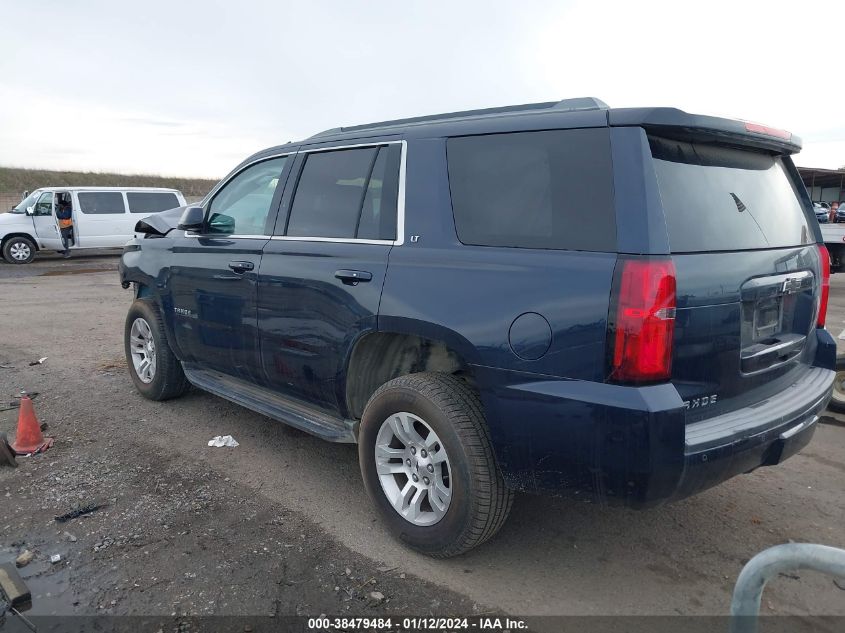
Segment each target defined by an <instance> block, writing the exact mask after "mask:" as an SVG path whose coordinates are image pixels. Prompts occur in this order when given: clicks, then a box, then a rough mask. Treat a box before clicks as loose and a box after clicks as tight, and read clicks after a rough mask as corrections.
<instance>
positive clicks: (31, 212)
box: [26, 207, 35, 215]
mask: <svg viewBox="0 0 845 633" xmlns="http://www.w3.org/2000/svg"><path fill="white" fill-rule="evenodd" d="M26 214H27V215H35V207H27V208H26Z"/></svg>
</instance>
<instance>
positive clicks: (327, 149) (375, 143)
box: [299, 139, 405, 154]
mask: <svg viewBox="0 0 845 633" xmlns="http://www.w3.org/2000/svg"><path fill="white" fill-rule="evenodd" d="M397 143H403V144H404V143H405V141H402V140H398V139H397V140H395V141H370V142H369V143H355V144H354V145H332V146H331V147H302V146H300V150H299V153H300V154H313V153H315V152H332V151H335V150H340V149H358V148H360V147H379V146H381V145H396V144H397Z"/></svg>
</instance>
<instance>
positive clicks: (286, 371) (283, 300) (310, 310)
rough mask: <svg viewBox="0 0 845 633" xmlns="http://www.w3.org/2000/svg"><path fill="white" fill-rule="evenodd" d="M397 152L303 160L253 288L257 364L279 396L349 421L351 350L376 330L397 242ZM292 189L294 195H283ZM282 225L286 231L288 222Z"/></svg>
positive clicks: (388, 147) (381, 149) (308, 155)
mask: <svg viewBox="0 0 845 633" xmlns="http://www.w3.org/2000/svg"><path fill="white" fill-rule="evenodd" d="M401 149H402V146H401V144H400V143H388V144H384V145H375V146H372V147H358V148H351V149H341V150H333V151H322V150H313V151H309V152H304V153H302V154H300V156H299V157H298V158H297V161H296V165H294V173H298V174H299V177H298V178H296V179H295V178H294V177H293V175H292V176H291V179H290V181H291V182H292V183H293V182H296V183H297V184H296V191H295V192H286V193H285V200H284V202H283V209H286V210H288V211H287V213H286V214H280V215H279V223H278V224H277V226H276V231H275V232H276V233H277V234H278V236H277V237H274V238H273V239H272V240H271V241H270V243H268V244H267V245H266V247H265V248H264V257H263V259H262V260H261V270H260V275H259V286H258V320H259V328H260V334H261V363H262V366H263V369H264V372H265V375H266V377H267V381H268V384H269V386H271V387H272V388H274V389H276V390H277V391H279V392H282V393H285V394H287V395H290V396H293V397H295V398H298V399H301V400H304V401H306V402H308V403H310V404H314V405H317V406H321V407H322V408H324V409H326V410H328V411H330V412H339V413H341V414H346V405H345V403H344V402H343V401H342V400H343V398H342V394H343V393H344V389H343V384H342V380H341V379H342V376H343V372H344V367H345V360H346V358H347V354H348V352H349V349H350V347H351V346H352V344H353V343H354V341H356V340H357V338H358V337H359V336H361V335H362V334H364V333H366V332H368V331H373V330H375V329H376V319H377V314H378V306H379V299H380V297H381V289H382V286H383V284H384V277H385V274H386V271H387V257H388V253H389V252H390V249H391V247H392V245H393V242H394V240H395V238H396V224H397V222H396V218H397V197H398V173H399V159H400V156H401ZM288 189H291V187H288ZM285 219H287V222H285Z"/></svg>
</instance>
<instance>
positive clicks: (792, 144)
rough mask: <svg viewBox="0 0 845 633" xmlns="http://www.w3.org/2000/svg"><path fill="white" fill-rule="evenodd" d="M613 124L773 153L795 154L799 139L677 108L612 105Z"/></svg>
mask: <svg viewBox="0 0 845 633" xmlns="http://www.w3.org/2000/svg"><path fill="white" fill-rule="evenodd" d="M607 122H608V125H610V126H612V127H622V126H638V127H643V128H645V129H646V131H648V132H649V133H652V134H655V135H658V136H666V137H669V138H674V139H679V140H684V141H689V142H699V143H718V144H722V145H739V146H742V147H754V148H757V149H764V150H768V151H771V152H775V153H776V154H797V153H798V152H800V151H801V139H800V138H798V137H797V136H794V135H793V134H792V133H791V132H787V131H785V130H778V129H776V128H771V127H768V126H765V125H760V124H759V123H751V122H749V121H738V120H736V119H722V118H719V117H714V116H704V115H702V114H689V113H687V112H684V111H683V110H678V109H676V108H618V109H617V108H614V109H611V110H609V111H608V115H607Z"/></svg>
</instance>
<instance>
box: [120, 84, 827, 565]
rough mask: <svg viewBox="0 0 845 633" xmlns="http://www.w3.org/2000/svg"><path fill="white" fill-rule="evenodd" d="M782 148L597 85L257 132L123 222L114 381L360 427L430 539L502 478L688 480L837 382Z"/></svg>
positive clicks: (754, 462) (765, 137)
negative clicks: (208, 175)
mask: <svg viewBox="0 0 845 633" xmlns="http://www.w3.org/2000/svg"><path fill="white" fill-rule="evenodd" d="M799 149H800V141H799V140H798V139H796V138H794V137H792V136H791V135H790V134H789V133H788V132H783V131H781V130H776V129H773V128H768V127H765V126H761V125H758V124H753V123H746V122H740V121H733V120H726V119H718V118H713V117H706V116H698V115H690V114H687V113H685V112H681V111H679V110H675V109H671V108H636V109H608V108H607V106H605V105H604V104H602V103H601V102H600V101H597V100H594V99H572V100H566V101H561V102H556V103H540V104H531V105H524V106H516V107H506V108H495V109H490V110H479V111H471V112H457V113H452V114H444V115H437V116H427V117H419V118H415V119H405V120H400V121H388V122H384V123H376V124H372V125H361V126H356V127H350V128H336V129H332V130H328V131H326V132H322V133H320V134H317V135H316V136H313V137H311V138H308V139H306V140H304V141H302V142H299V143H289V144H287V145H282V146H279V147H273V148H271V149H268V150H265V151H262V152H259V153H258V154H255V155H254V156H251V157H250V158H248V159H247V160H245V161H244V162H243V163H241V164H240V165H239V166H238V167H237V168H236V169H235V170H234V171H233V172H232V173H231V174H230V175H229V176H227V177H226V178H225V179H224V180H223V181H222V182H221V183H220V184H219V185H217V187H215V188H214V190H213V191H212V192H211V193H209V194H208V196H207V197H206V198H205V200H203V202H202V204H201V205H200V206H194V207H187V208H182V209H174V210H172V211H165V212H163V213H161V214H156V215H153V216H150V217H149V218H146V219H145V220H143V221H142V222H140V223H139V226H138V227H137V230H138V231H139V232H142V233H144V239H138V240H135V241H133V242H130V243H129V244H128V245H127V247H126V249H125V252H124V254H123V257H122V260H121V265H120V276H121V281H122V283H123V285H124V286H125V287H128V286H129V285H130V284H131V285H132V286H134V289H135V301H134V302H133V304H132V306H131V308H130V310H129V314H128V317H127V320H126V332H125V337H126V356H127V360H128V362H129V367H130V375H131V376H132V380H133V381H134V383H135V385H136V387H137V388H138V390H139V391H140V392H141V393H142V394H143V395H144V396H146V397H148V398H152V399H154V400H165V399H167V398H173V397H176V396H179V395H180V394H182V393H184V392H185V390H186V389H187V388H188V386H189V384H192V385H194V386H196V387H199V388H201V389H204V390H206V391H209V392H211V393H214V394H217V395H219V396H222V397H224V398H227V399H229V400H232V401H234V402H236V403H238V404H241V405H243V406H245V407H248V408H250V409H252V410H254V411H258V412H260V413H262V414H264V415H266V416H268V417H270V418H273V419H275V420H280V421H282V422H285V423H287V424H290V425H292V426H295V427H297V428H299V429H302V430H305V431H307V432H309V433H313V434H314V435H317V436H320V437H323V438H325V439H327V440H330V441H334V442H356V443H357V444H358V451H359V458H360V466H361V474H362V476H363V479H364V484H365V486H366V488H367V491H368V492H369V494H370V496H371V497H372V499H373V502H374V504H375V506H376V508H378V511H379V513H380V514H381V516H382V518H383V519H384V520H385V522H386V523H387V524H388V526H389V527H390V529H391V530H392V531H393V532H394V533H395V534H396V535H397V536H398V537H399V538H400V539H402V540H403V541H404V542H406V543H407V544H408V545H410V546H411V547H413V548H415V549H417V550H419V551H422V552H425V553H427V554H430V555H433V556H451V555H455V554H459V553H461V552H464V551H466V550H468V549H470V548H471V547H473V546H475V545H478V544H479V543H482V542H483V541H485V540H486V539H488V538H490V537H491V536H492V535H493V534H495V533H496V531H497V530H498V529H499V528H500V527H501V525H502V524H503V522H504V521H505V518H506V516H507V514H508V511H509V509H510V506H511V500H512V496H513V492H514V491H527V492H542V493H551V494H555V493H561V492H562V491H563V490H565V489H579V490H588V491H590V492H591V493H593V494H595V495H598V496H599V497H600V498H601V499H603V500H607V501H618V502H621V503H625V504H628V505H631V506H636V507H645V506H649V505H653V504H656V503H660V502H665V501H667V500H672V499H678V498H681V497H684V496H686V495H689V494H692V493H695V492H697V491H700V490H703V489H705V488H707V487H709V486H713V485H715V484H717V483H719V482H721V481H723V480H725V479H727V478H729V477H732V476H734V475H737V474H739V473H745V472H749V471H751V470H754V469H755V468H757V467H759V466H768V465H773V464H777V463H779V462H780V461H782V460H784V459H785V458H787V457H789V456H790V455H792V454H793V453H795V452H796V451H798V450H799V449H800V448H801V447H803V446H804V445H806V444H807V442H809V440H810V438H811V436H812V434H813V432H814V429H815V422H816V420H817V414H818V413H819V412H820V411H821V410H822V409H823V408H824V407H825V405H826V403H827V400H828V398H829V394H830V391H831V384H832V380H833V371H832V370H833V368H834V364H835V344H834V341H833V340H832V338H831V336H830V335H829V334H828V333H827V331H826V330H825V329H824V319H825V312H826V309H827V295H828V280H829V258H828V256H827V252H826V251H825V249H824V246H823V245H822V244H821V239H820V233H819V227H818V223H817V222H816V220H815V217H814V215H813V210H812V204H811V202H810V200H809V197H808V196H807V193H806V191H805V189H804V187H803V186H802V184H801V180H800V178H799V176H798V174H797V172H796V169H795V167H794V166H793V163H792V160H791V159H790V158H789V155H790V154H792V153H794V152H797V151H798V150H799Z"/></svg>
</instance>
